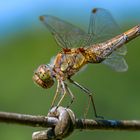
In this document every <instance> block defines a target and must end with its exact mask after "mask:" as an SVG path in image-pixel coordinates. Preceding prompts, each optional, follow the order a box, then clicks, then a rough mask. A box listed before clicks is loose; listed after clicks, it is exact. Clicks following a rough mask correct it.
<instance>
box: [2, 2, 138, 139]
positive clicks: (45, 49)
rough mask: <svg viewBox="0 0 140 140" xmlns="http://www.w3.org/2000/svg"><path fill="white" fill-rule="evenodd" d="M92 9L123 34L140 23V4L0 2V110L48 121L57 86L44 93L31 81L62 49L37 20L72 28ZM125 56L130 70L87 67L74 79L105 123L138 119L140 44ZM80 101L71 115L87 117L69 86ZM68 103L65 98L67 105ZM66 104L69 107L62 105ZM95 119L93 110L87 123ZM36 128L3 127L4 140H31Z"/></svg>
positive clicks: (103, 135)
mask: <svg viewBox="0 0 140 140" xmlns="http://www.w3.org/2000/svg"><path fill="white" fill-rule="evenodd" d="M94 7H101V8H105V9H108V10H109V11H110V12H111V13H112V15H113V16H114V18H115V19H116V21H117V22H118V24H119V25H120V27H121V28H122V31H125V30H127V29H129V28H131V27H133V26H135V25H137V24H139V23H140V1H138V0H133V1H131V0H123V1H122V0H117V1H114V0H110V1H106V0H76V1H75V0H67V1H66V0H24V1H18V0H1V1H0V64H1V66H0V110H1V111H9V112H18V113H25V114H26V113H27V114H36V115H46V114H47V112H48V109H49V107H50V104H51V101H52V98H53V95H54V92H55V86H54V87H53V88H51V89H48V90H44V89H41V88H39V87H38V86H36V85H35V84H34V83H33V81H32V75H33V71H34V70H35V69H36V68H37V67H38V66H39V65H40V64H42V63H45V64H46V63H48V62H50V58H51V57H52V56H55V55H56V54H57V52H58V51H60V48H59V47H57V45H56V43H55V42H54V40H53V38H52V36H51V35H50V34H49V32H48V31H47V29H46V28H45V27H44V25H43V24H42V23H41V22H40V21H39V20H38V17H39V16H40V15H44V14H50V15H54V16H57V17H59V18H62V19H65V20H67V21H69V22H72V23H73V24H76V25H79V26H85V25H87V24H88V21H89V16H90V11H91V10H92V9H93V8H94ZM127 46H128V54H127V56H126V60H127V63H128V64H129V69H128V71H127V72H125V73H117V72H114V71H112V70H110V69H109V68H107V67H105V66H102V65H89V66H88V67H87V68H86V70H84V71H83V72H81V73H79V74H77V75H76V76H74V77H73V79H75V80H77V81H78V82H79V83H82V84H84V85H85V86H86V87H88V88H89V89H91V90H93V91H94V92H95V93H96V94H95V96H94V98H95V102H96V106H97V111H98V114H100V115H102V116H104V117H105V119H130V120H132V119H140V110H139V106H140V86H139V85H140V73H139V72H140V62H139V60H140V55H139V52H140V39H139V38H137V39H135V40H134V41H132V42H130V43H129V44H128V45H127ZM71 89H72V91H73V93H74V95H75V96H76V100H75V102H74V104H73V105H72V109H73V110H74V111H75V112H76V115H77V117H79V118H80V117H81V118H82V117H83V114H84V110H85V106H86V104H87V101H88V99H87V98H86V99H87V101H85V95H84V94H82V93H81V91H79V90H78V89H75V88H74V87H72V86H71ZM67 101H68V99H67V98H66V101H65V102H67ZM64 104H65V103H64ZM92 115H93V111H92V109H91V110H90V111H89V114H88V117H89V118H91V117H92ZM41 129H42V128H32V127H27V126H19V125H7V124H0V139H2V140H7V139H11V140H16V139H17V140H25V139H26V140H30V139H31V134H32V132H34V131H37V130H41ZM85 138H86V139H92V138H93V139H95V140H96V139H100V140H102V139H103V140H112V139H114V140H118V139H127V140H131V139H135V140H136V139H140V133H139V132H133V133H132V132H126V131H125V132H124V131H121V132H119V131H118V132H114V131H93V132H91V131H90V132H89V131H86V132H85V131H75V132H74V133H73V134H72V135H71V136H70V137H68V138H67V139H69V140H70V139H73V140H74V139H75V140H76V139H85Z"/></svg>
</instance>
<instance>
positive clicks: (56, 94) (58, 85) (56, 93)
mask: <svg viewBox="0 0 140 140" xmlns="http://www.w3.org/2000/svg"><path fill="white" fill-rule="evenodd" d="M59 90H60V81H58V82H57V89H56V92H55V95H54V97H53V100H52V103H51V108H52V107H53V106H54V103H55V101H56V99H57V96H58V93H59Z"/></svg>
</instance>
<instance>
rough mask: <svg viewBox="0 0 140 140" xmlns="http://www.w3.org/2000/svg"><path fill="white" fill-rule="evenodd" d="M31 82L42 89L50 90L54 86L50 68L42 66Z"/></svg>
mask: <svg viewBox="0 0 140 140" xmlns="http://www.w3.org/2000/svg"><path fill="white" fill-rule="evenodd" d="M33 81H34V82H35V83H37V84H38V85H39V86H41V87H43V88H50V87H52V86H53V84H54V78H53V74H52V67H50V66H49V65H45V64H42V65H40V66H39V67H38V69H37V70H36V71H35V73H34V76H33Z"/></svg>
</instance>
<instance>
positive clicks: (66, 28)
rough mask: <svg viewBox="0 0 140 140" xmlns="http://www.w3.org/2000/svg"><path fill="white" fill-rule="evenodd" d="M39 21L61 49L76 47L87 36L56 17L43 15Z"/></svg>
mask: <svg viewBox="0 0 140 140" xmlns="http://www.w3.org/2000/svg"><path fill="white" fill-rule="evenodd" d="M40 20H41V21H42V22H43V23H44V24H45V26H46V27H47V28H48V30H49V31H50V32H51V33H52V35H53V36H54V38H55V40H56V42H57V44H58V45H60V46H61V47H63V48H69V47H78V46H80V45H81V44H82V42H83V40H84V38H85V37H86V36H87V33H86V32H85V31H83V30H82V29H80V28H78V27H76V26H74V25H72V24H70V23H68V22H66V21H64V20H61V19H59V18H57V17H54V16H50V15H44V16H40Z"/></svg>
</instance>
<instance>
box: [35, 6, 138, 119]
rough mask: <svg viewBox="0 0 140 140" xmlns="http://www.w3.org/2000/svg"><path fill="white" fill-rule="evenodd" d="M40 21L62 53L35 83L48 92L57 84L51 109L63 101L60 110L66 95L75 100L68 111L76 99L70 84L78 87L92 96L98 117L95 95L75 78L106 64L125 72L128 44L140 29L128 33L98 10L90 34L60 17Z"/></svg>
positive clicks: (42, 68)
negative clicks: (87, 68) (91, 66)
mask: <svg viewBox="0 0 140 140" xmlns="http://www.w3.org/2000/svg"><path fill="white" fill-rule="evenodd" d="M40 20H41V21H42V22H43V24H44V25H45V26H46V27H47V29H48V30H49V32H50V33H51V34H52V36H53V37H54V39H55V41H56V43H57V44H58V46H59V47H60V48H61V51H60V52H59V53H58V54H57V55H56V57H55V58H54V60H53V62H52V63H50V64H42V65H40V66H39V67H38V68H37V70H35V72H34V76H33V81H34V82H35V83H37V84H38V85H39V86H41V87H42V88H45V89H48V88H51V87H52V86H53V85H54V82H55V81H57V88H56V92H55V95H54V98H53V100H52V104H51V107H53V106H54V105H55V104H56V103H55V102H56V100H57V99H58V95H59V94H61V96H59V100H58V102H57V104H56V106H57V107H58V106H60V104H61V103H62V101H63V99H64V97H65V95H66V94H68V95H70V97H71V100H70V101H69V104H68V106H67V107H70V105H71V104H72V103H73V101H74V95H73V93H72V91H71V90H70V88H69V86H68V84H67V82H69V83H71V84H73V85H75V86H76V87H78V88H79V89H81V90H82V91H83V92H84V93H86V94H87V95H88V96H89V100H90V103H91V104H92V106H93V109H94V115H95V117H97V118H98V117H100V116H98V115H97V111H96V107H95V103H94V100H93V93H92V92H91V91H90V90H89V89H88V88H86V87H84V86H83V85H81V84H79V83H78V82H76V81H74V80H72V76H73V75H75V74H76V73H77V72H78V71H79V70H81V69H82V68H83V67H84V66H85V65H87V64H89V63H92V64H94V63H102V64H105V65H107V66H109V67H111V68H112V69H114V70H115V71H118V72H124V71H126V70H127V69H128V65H127V63H126V61H125V59H124V56H125V55H126V53H127V49H126V47H125V46H124V44H126V43H128V42H129V41H131V40H132V39H134V38H136V37H137V36H139V35H140V25H137V26H135V27H133V28H131V29H129V30H128V31H126V32H124V33H120V28H119V26H118V24H117V23H116V21H115V20H114V18H113V17H112V15H111V14H110V12H109V11H108V10H106V9H103V8H94V9H92V11H91V14H90V20H89V27H88V29H87V32H86V31H84V30H83V29H81V28H79V27H77V26H75V25H73V24H71V23H69V22H67V21H64V20H62V19H59V18H58V17H55V16H51V15H43V16H40Z"/></svg>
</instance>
